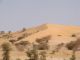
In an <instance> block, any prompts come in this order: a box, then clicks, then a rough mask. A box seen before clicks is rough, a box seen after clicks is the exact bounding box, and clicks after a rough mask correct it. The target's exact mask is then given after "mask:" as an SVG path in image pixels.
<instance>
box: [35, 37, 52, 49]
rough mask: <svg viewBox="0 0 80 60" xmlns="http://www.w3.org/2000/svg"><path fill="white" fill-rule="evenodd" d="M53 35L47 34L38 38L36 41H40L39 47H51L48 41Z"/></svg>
mask: <svg viewBox="0 0 80 60" xmlns="http://www.w3.org/2000/svg"><path fill="white" fill-rule="evenodd" d="M50 38H51V36H46V37H43V38H41V39H36V42H37V43H38V45H37V46H38V49H39V50H46V49H48V48H49V45H48V41H49V40H50Z"/></svg>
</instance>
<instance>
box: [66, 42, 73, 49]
mask: <svg viewBox="0 0 80 60" xmlns="http://www.w3.org/2000/svg"><path fill="white" fill-rule="evenodd" d="M74 46H75V41H71V42H69V43H68V44H67V45H66V47H67V48H68V49H69V50H73V48H74Z"/></svg>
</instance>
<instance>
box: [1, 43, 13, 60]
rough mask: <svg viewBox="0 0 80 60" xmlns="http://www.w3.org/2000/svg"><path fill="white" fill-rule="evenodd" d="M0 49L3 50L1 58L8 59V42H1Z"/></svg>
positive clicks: (9, 48)
mask: <svg viewBox="0 0 80 60" xmlns="http://www.w3.org/2000/svg"><path fill="white" fill-rule="evenodd" d="M2 50H3V60H10V56H9V53H10V50H11V47H10V44H9V43H3V44H2Z"/></svg>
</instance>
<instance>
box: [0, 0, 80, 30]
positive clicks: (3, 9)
mask: <svg viewBox="0 0 80 60" xmlns="http://www.w3.org/2000/svg"><path fill="white" fill-rule="evenodd" d="M44 23H53V24H65V25H78V26H80V0H0V31H1V30H4V31H8V30H12V31H16V30H19V29H21V28H23V27H26V28H29V27H33V26H36V25H41V24H44Z"/></svg>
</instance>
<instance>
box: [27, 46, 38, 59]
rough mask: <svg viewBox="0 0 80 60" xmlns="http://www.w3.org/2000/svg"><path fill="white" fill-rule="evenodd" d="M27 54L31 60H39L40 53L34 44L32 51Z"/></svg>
mask: <svg viewBox="0 0 80 60" xmlns="http://www.w3.org/2000/svg"><path fill="white" fill-rule="evenodd" d="M26 54H27V56H28V57H29V60H38V51H37V49H36V47H35V45H34V44H33V47H32V50H28V51H27V52H26Z"/></svg>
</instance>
